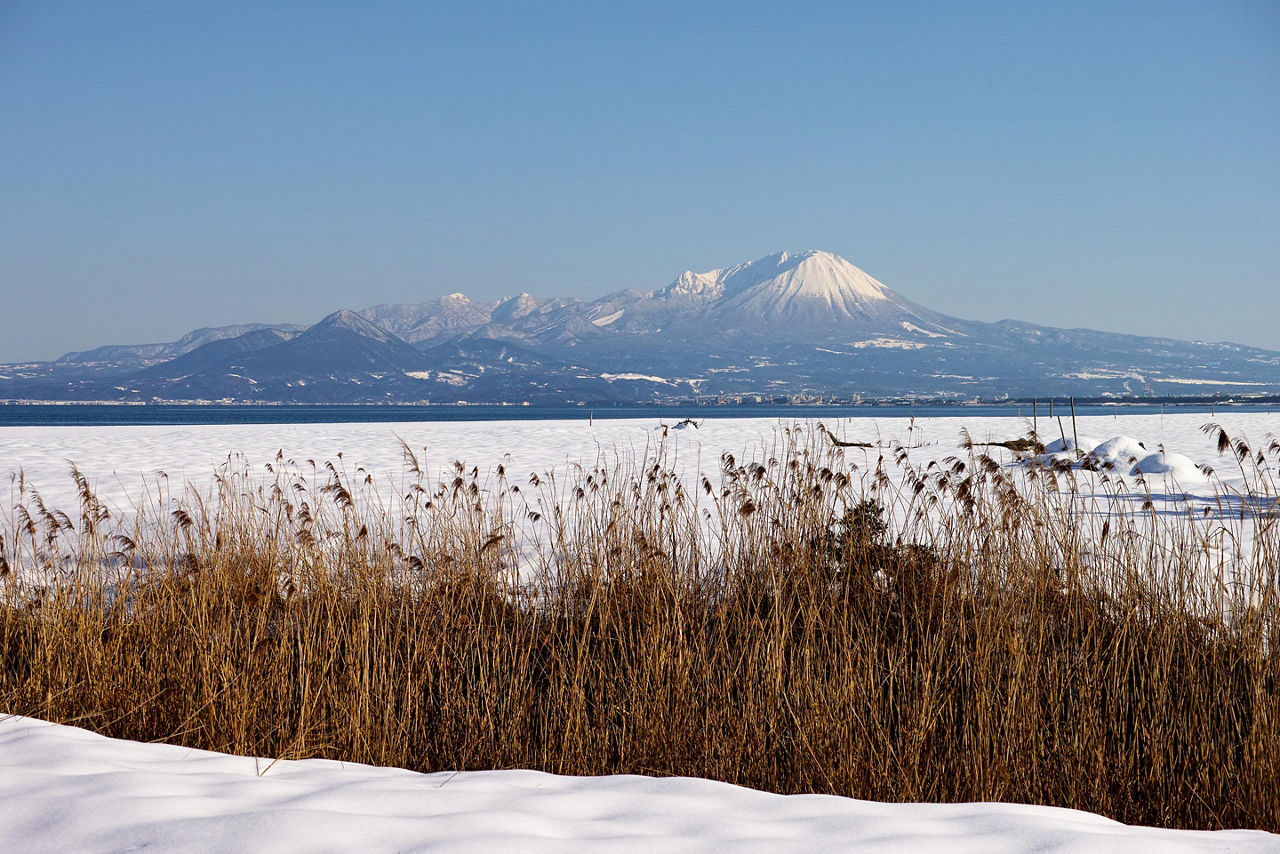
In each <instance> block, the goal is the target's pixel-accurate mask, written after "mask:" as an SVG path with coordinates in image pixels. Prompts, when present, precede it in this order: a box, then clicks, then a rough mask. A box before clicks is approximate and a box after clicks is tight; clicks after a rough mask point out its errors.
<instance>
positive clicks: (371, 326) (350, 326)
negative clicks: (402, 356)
mask: <svg viewBox="0 0 1280 854" xmlns="http://www.w3.org/2000/svg"><path fill="white" fill-rule="evenodd" d="M331 330H343V331H346V332H354V333H355V334H356V335H361V336H364V337H365V338H373V339H374V340H376V341H381V342H383V343H387V342H389V341H399V339H398V338H396V337H395V336H394V335H392V334H391V333H390V332H387V330H385V329H383V328H382V327H381V326H379V325H377V324H376V323H373V322H372V321H370V320H366V319H365V318H364V317H361V316H360V315H359V314H356V313H355V312H354V311H352V310H351V309H349V308H343V309H339V310H338V311H335V312H334V313H333V314H331V315H329V316H328V317H325V318H324V319H323V320H321V321H320V322H319V323H317V324H316V325H315V326H313V327H311V328H310V329H308V330H307V332H309V333H320V332H328V331H331Z"/></svg>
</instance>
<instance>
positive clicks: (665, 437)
mask: <svg viewBox="0 0 1280 854" xmlns="http://www.w3.org/2000/svg"><path fill="white" fill-rule="evenodd" d="M1028 415H1029V413H1028ZM817 421H822V422H823V423H824V424H825V426H826V427H827V428H828V429H829V430H830V431H831V433H832V434H833V435H834V436H835V437H837V438H839V439H842V440H845V441H862V442H871V443H873V444H878V445H880V446H881V447H882V448H883V449H884V451H883V452H884V455H885V457H886V460H887V461H890V462H891V461H892V459H893V454H892V453H891V452H890V450H889V446H890V445H891V443H893V442H899V443H901V444H902V445H903V446H905V447H907V448H908V449H909V452H910V461H911V462H912V463H913V464H916V465H923V464H927V463H928V462H930V461H934V460H942V459H944V458H946V457H948V456H953V455H958V454H961V452H960V450H959V444H960V441H961V436H962V431H967V432H968V434H969V435H970V436H971V437H972V439H973V441H974V442H988V441H1002V440H1008V439H1014V438H1017V437H1019V436H1022V435H1024V434H1025V433H1026V432H1027V429H1028V427H1029V426H1030V419H1029V418H1016V417H1008V416H1004V417H982V416H959V417H946V418H922V419H910V418H826V419H822V418H820V417H819V418H815V419H813V420H808V421H792V420H786V421H779V420H774V419H767V418H708V419H705V420H704V421H702V422H701V423H700V427H699V428H696V429H695V428H692V427H686V428H684V429H675V427H676V419H669V420H668V421H667V422H665V423H666V426H667V428H668V429H663V423H664V422H662V421H660V420H659V419H658V418H649V419H618V420H609V419H594V421H592V420H589V419H588V417H587V414H586V413H583V417H582V418H580V419H576V420H556V421H482V422H462V421H455V422H379V423H349V424H236V425H186V426H163V427H161V426H147V427H0V474H8V475H10V476H11V479H12V480H13V482H14V485H15V486H16V479H17V473H18V472H19V470H21V471H22V473H23V476H24V477H25V480H26V482H27V483H28V484H31V485H34V486H35V488H36V489H38V490H39V492H40V494H41V496H42V497H43V499H44V502H45V504H46V505H48V506H49V507H54V508H62V509H65V510H67V511H68V512H70V511H71V510H73V509H74V508H75V507H76V504H77V500H78V499H77V496H76V488H75V483H74V482H73V481H72V479H71V477H70V476H69V471H70V468H71V464H72V463H74V464H75V465H76V466H77V467H78V468H79V469H80V470H81V471H82V472H83V473H84V474H85V476H86V477H87V478H88V480H89V483H90V484H91V485H92V486H93V488H94V490H95V492H96V493H97V495H98V497H99V499H101V500H103V501H104V502H106V503H107V504H108V506H111V507H113V508H117V509H127V508H128V507H130V506H131V505H132V504H133V503H134V502H136V501H138V500H139V498H140V497H141V495H142V494H143V490H144V487H145V486H147V485H151V486H152V487H154V486H155V484H156V483H157V479H158V478H159V476H160V473H164V475H167V481H168V483H169V484H170V485H173V484H180V483H183V482H191V483H192V484H194V485H196V486H200V485H201V484H202V483H203V484H207V483H208V482H209V480H210V478H211V476H212V473H213V471H214V469H215V468H216V467H217V466H218V465H220V464H222V463H225V462H226V461H227V459H228V457H229V455H233V454H239V455H241V456H242V457H243V458H244V460H245V461H247V462H248V463H249V464H250V465H251V466H252V467H253V468H255V469H257V470H262V466H263V464H265V463H269V462H271V461H273V460H274V459H275V458H276V454H277V452H278V451H283V452H284V454H285V456H286V457H288V458H292V459H294V460H296V461H298V462H304V461H307V460H314V461H315V462H316V463H317V464H318V465H321V466H322V465H323V464H324V463H325V462H326V461H333V462H335V463H336V462H338V455H339V454H342V455H343V460H344V461H345V463H346V467H347V468H348V469H349V470H354V468H355V467H356V466H363V467H364V468H365V469H366V470H367V471H369V472H371V473H372V474H373V475H374V478H375V481H377V482H382V483H387V484H388V485H393V484H397V483H399V482H400V479H401V476H402V475H403V473H404V456H403V448H402V446H401V440H402V439H403V441H404V442H405V443H406V444H408V445H409V446H410V447H411V448H413V449H414V451H415V452H417V453H418V455H419V458H420V459H421V460H422V463H423V468H424V469H425V470H426V471H427V472H428V473H429V474H432V475H438V474H440V473H442V472H444V471H445V470H447V469H449V468H450V467H451V466H452V465H453V463H454V461H455V460H460V461H462V462H463V463H465V464H466V466H467V468H468V469H469V468H471V467H472V466H478V467H479V468H480V470H481V472H485V471H489V470H492V469H494V468H495V467H497V466H498V465H503V466H505V468H506V470H507V471H508V472H510V473H517V474H521V475H523V476H527V475H528V474H529V473H531V472H537V473H539V474H542V473H545V472H546V471H548V470H550V469H557V470H560V471H563V470H565V469H566V468H567V467H569V466H571V465H574V464H580V465H583V466H586V467H588V468H590V467H591V466H593V465H595V464H596V463H597V462H605V463H611V462H613V461H615V460H617V459H619V458H622V459H627V458H632V459H634V458H639V457H642V456H643V455H644V454H645V453H646V451H651V450H653V449H655V448H656V447H657V445H658V443H659V442H665V446H666V451H667V453H668V455H669V459H670V460H672V461H673V462H674V463H675V464H676V465H677V466H679V467H681V468H683V469H684V470H685V471H686V472H687V473H688V474H689V475H690V476H692V477H696V475H697V474H698V473H699V472H703V471H705V472H710V473H714V472H716V471H717V470H718V468H719V459H720V455H721V453H723V452H725V451H728V452H730V453H732V454H734V455H735V456H736V457H737V458H738V459H739V460H748V459H754V458H758V457H760V456H761V455H763V454H764V453H765V452H767V451H770V450H771V449H775V448H777V447H778V446H779V444H780V442H781V440H782V436H781V431H782V429H783V428H784V427H786V426H788V425H791V424H798V425H800V426H802V427H806V428H810V429H811V428H812V427H813V426H814V425H815V423H816V422H817ZM1209 421H1213V422H1216V423H1218V424H1221V425H1222V426H1223V427H1224V428H1225V429H1226V430H1227V432H1228V433H1229V434H1230V435H1231V436H1233V437H1237V436H1242V437H1247V438H1248V439H1249V441H1250V442H1251V445H1252V446H1254V447H1260V446H1262V445H1264V444H1265V441H1264V440H1266V441H1269V439H1268V437H1274V436H1275V435H1277V434H1280V414H1271V413H1238V412H1225V413H1220V414H1219V415H1218V416H1216V417H1210V416H1209V415H1205V414H1170V415H1163V416H1162V415H1159V414H1143V415H1118V416H1109V415H1107V416H1097V415H1095V416H1087V417H1080V418H1078V419H1077V425H1076V428H1075V430H1074V431H1073V428H1072V424H1071V421H1070V420H1069V418H1068V419H1066V420H1065V421H1064V424H1063V428H1062V430H1060V428H1059V425H1058V422H1057V420H1056V418H1055V420H1053V421H1050V420H1049V419H1048V418H1046V417H1044V416H1043V415H1042V417H1041V418H1040V419H1039V424H1038V427H1039V432H1040V435H1041V438H1042V439H1044V440H1046V441H1048V440H1054V439H1058V438H1059V435H1060V432H1065V434H1066V437H1067V439H1068V443H1071V442H1072V441H1073V440H1072V438H1071V437H1072V436H1073V434H1078V435H1079V437H1080V440H1081V441H1080V444H1081V448H1082V450H1088V449H1089V448H1090V447H1091V446H1092V443H1093V442H1098V443H1101V442H1106V441H1109V440H1111V439H1113V438H1117V437H1121V438H1124V437H1127V438H1128V439H1132V440H1133V441H1134V442H1141V443H1142V444H1143V445H1144V446H1145V448H1144V450H1146V451H1147V452H1148V454H1157V453H1159V452H1161V451H1162V450H1163V451H1165V452H1167V453H1168V454H1170V457H1171V458H1172V454H1178V455H1181V457H1185V458H1186V459H1187V460H1189V461H1190V462H1191V463H1195V464H1208V465H1210V466H1212V467H1213V468H1214V469H1215V471H1216V476H1215V477H1214V478H1212V479H1207V478H1205V477H1203V476H1202V475H1201V474H1200V473H1199V472H1198V471H1192V469H1191V468H1188V467H1187V466H1186V465H1182V466H1181V467H1180V468H1178V469H1177V471H1175V472H1172V473H1173V474H1177V475H1182V476H1183V477H1184V478H1185V482H1184V480H1183V479H1176V480H1175V479H1167V480H1166V479H1164V478H1162V479H1161V481H1162V482H1161V483H1160V484H1159V486H1161V487H1168V489H1163V488H1161V489H1155V490H1154V492H1155V493H1156V494H1155V499H1156V500H1157V501H1159V500H1173V499H1174V498H1178V499H1179V500H1180V499H1181V496H1182V495H1183V494H1190V495H1193V496H1199V497H1202V498H1214V497H1215V496H1216V494H1219V493H1222V492H1233V491H1234V492H1241V491H1245V490H1247V489H1248V484H1246V483H1245V482H1244V479H1243V477H1242V475H1241V473H1240V472H1239V471H1238V470H1236V467H1235V464H1234V460H1233V459H1232V458H1231V457H1230V456H1229V455H1228V456H1225V457H1224V456H1222V455H1220V454H1218V452H1217V449H1216V447H1215V437H1213V436H1208V435H1205V434H1204V433H1203V432H1202V431H1201V429H1200V428H1201V426H1202V425H1204V424H1205V423H1207V422H1209ZM1087 437H1094V439H1092V440H1090V441H1089V442H1086V438H1087ZM1059 441H1060V439H1059ZM1125 449H1126V450H1132V448H1130V447H1129V446H1128V445H1126V446H1125ZM992 452H993V454H995V455H996V456H997V457H998V458H1000V459H1003V460H1006V461H1011V460H1012V455H1011V454H1009V453H1008V452H1005V451H1003V450H1002V449H993V451H992ZM880 453H881V451H880V449H878V448H870V449H859V448H848V449H846V451H845V455H846V458H847V459H848V460H849V461H850V462H851V463H853V464H856V465H859V466H860V467H861V468H862V469H864V470H865V469H866V468H867V467H868V466H874V464H875V462H876V459H877V457H878V456H879V454H880ZM1172 459H1174V460H1176V461H1177V462H1179V463H1181V462H1182V460H1181V459H1180V458H1172ZM1120 462H1127V458H1126V459H1125V460H1120ZM1118 473H1119V474H1121V475H1125V474H1127V471H1122V472H1118ZM1085 474H1086V475H1087V474H1088V473H1085ZM1273 474H1274V473H1273ZM1089 482H1090V480H1089V478H1088V477H1087V476H1086V477H1085V478H1084V481H1083V482H1082V485H1081V486H1082V488H1084V487H1086V486H1087V485H1088V483H1089ZM14 497H15V498H16V495H15V496H14Z"/></svg>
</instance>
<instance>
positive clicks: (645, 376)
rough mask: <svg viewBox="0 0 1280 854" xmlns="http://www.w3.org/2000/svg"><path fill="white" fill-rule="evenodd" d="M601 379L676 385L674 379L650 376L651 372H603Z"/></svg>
mask: <svg viewBox="0 0 1280 854" xmlns="http://www.w3.org/2000/svg"><path fill="white" fill-rule="evenodd" d="M600 379H602V380H605V381H607V382H616V381H617V380H640V381H641V382H647V383H662V384H663V385H675V382H673V381H672V380H669V379H666V378H664V377H655V376H650V375H649V374H601V375H600Z"/></svg>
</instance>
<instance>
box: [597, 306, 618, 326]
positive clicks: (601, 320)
mask: <svg viewBox="0 0 1280 854" xmlns="http://www.w3.org/2000/svg"><path fill="white" fill-rule="evenodd" d="M626 313H627V310H626V309H625V308H620V309H618V310H617V311H615V312H614V313H613V314H607V315H605V316H604V317H597V318H596V319H595V320H593V321H591V325H592V326H608V325H609V324H610V323H613V322H614V321H615V320H617V319H618V318H620V317H622V315H624V314H626Z"/></svg>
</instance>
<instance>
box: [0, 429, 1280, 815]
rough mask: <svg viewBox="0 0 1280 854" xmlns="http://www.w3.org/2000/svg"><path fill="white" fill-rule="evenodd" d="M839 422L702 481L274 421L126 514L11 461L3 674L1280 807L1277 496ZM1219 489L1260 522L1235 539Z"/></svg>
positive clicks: (415, 759)
mask: <svg viewBox="0 0 1280 854" xmlns="http://www.w3.org/2000/svg"><path fill="white" fill-rule="evenodd" d="M1228 447H1229V448H1231V447H1234V446H1233V445H1229V446H1228ZM896 452H897V453H899V454H902V455H905V454H906V453H907V451H906V450H905V449H897V451H896ZM872 453H874V452H872ZM891 453H892V452H891ZM844 454H845V451H843V450H841V449H839V448H834V447H832V446H831V444H830V443H829V442H826V441H825V440H822V439H821V438H820V437H819V436H818V434H815V433H806V432H804V431H802V430H800V429H791V430H788V431H787V434H786V437H785V438H784V440H783V441H782V442H781V444H780V445H779V446H778V447H776V448H774V449H772V450H766V451H765V452H764V454H762V455H761V458H760V459H752V460H749V461H743V462H739V461H738V460H736V459H734V457H732V456H730V455H726V456H725V457H724V458H723V459H722V460H721V465H720V470H719V471H717V472H712V473H710V474H709V475H706V476H698V477H697V479H696V482H695V481H694V480H692V479H690V480H689V481H687V482H686V480H684V479H682V478H681V477H680V476H678V475H677V473H676V472H675V470H674V467H673V466H672V465H671V464H670V461H669V460H668V459H667V457H666V455H664V453H663V452H662V449H661V448H659V449H657V450H655V451H654V452H652V453H649V454H646V455H645V456H644V457H643V458H641V459H638V460H634V461H630V462H628V461H621V462H615V463H613V464H609V465H598V466H597V467H595V468H594V469H585V468H571V469H570V470H569V471H567V472H560V473H555V474H542V475H538V474H534V475H532V476H531V477H530V478H529V480H528V481H524V480H523V479H521V480H519V481H517V479H515V478H514V477H509V476H508V473H507V472H505V471H504V470H503V469H502V468H501V467H500V468H498V469H497V470H496V471H495V472H494V473H491V474H490V475H489V476H488V477H487V479H482V477H481V475H480V473H479V471H478V470H476V469H469V468H468V467H467V466H466V465H464V464H463V463H461V462H459V463H457V464H455V465H454V467H453V468H452V469H451V470H449V471H448V472H446V473H445V474H444V475H443V476H441V477H438V478H437V477H430V476H428V475H427V474H426V473H424V472H423V470H422V466H421V465H420V463H419V461H418V460H417V459H416V458H415V457H414V456H413V454H412V452H410V451H408V449H406V474H405V478H404V480H403V482H402V483H401V484H398V489H397V493H398V494H396V495H395V496H394V497H393V498H387V497H386V496H384V495H382V494H380V491H379V490H378V489H376V488H375V484H374V483H373V481H372V478H371V477H369V476H368V475H367V473H365V472H364V471H363V470H361V469H357V470H356V471H355V472H348V471H347V470H346V469H345V468H344V467H342V466H341V465H338V466H335V465H333V464H326V465H325V466H316V465H315V464H314V463H310V464H302V465H297V464H294V463H292V461H288V460H285V459H283V457H282V456H281V457H280V458H278V459H277V460H276V461H275V462H274V463H273V464H272V465H271V466H269V467H268V468H269V471H268V473H267V474H266V476H265V478H266V479H265V480H264V479H263V478H261V477H259V476H258V475H256V474H254V473H252V472H250V471H249V470H248V469H247V468H244V467H243V466H241V467H239V468H237V466H236V465H235V464H233V462H229V463H228V465H227V466H225V467H224V468H223V469H222V470H221V471H220V472H219V473H218V475H217V478H216V480H215V486H214V488H213V490H212V491H211V492H209V493H206V494H203V495H201V494H197V493H196V492H194V491H192V490H190V489H188V490H186V491H184V492H183V493H182V494H181V495H179V496H169V495H159V494H157V495H153V496H152V500H151V501H150V502H149V503H144V505H143V510H142V511H140V512H139V514H138V515H137V517H136V518H130V519H129V520H128V521H127V522H126V521H123V520H118V519H115V518H113V517H112V515H111V514H110V513H109V512H108V511H107V510H106V509H105V508H104V507H103V506H102V505H101V504H100V503H99V502H98V501H97V499H96V498H95V497H94V496H93V494H92V492H91V490H90V488H89V485H88V484H87V483H86V482H84V481H83V478H80V479H79V480H78V481H77V483H78V484H79V486H80V493H81V502H80V503H81V507H80V508H79V509H78V511H77V512H76V514H75V518H73V517H72V515H69V514H67V513H63V512H60V511H58V510H53V509H51V508H46V507H45V506H44V504H43V503H42V502H41V501H40V499H39V496H38V495H36V494H35V493H34V492H33V491H31V490H30V489H29V488H26V487H25V486H22V487H21V489H20V496H21V501H20V503H19V505H18V506H17V507H16V508H15V510H14V512H13V513H12V514H11V516H10V518H9V524H8V527H7V530H5V531H4V539H3V542H2V543H0V561H2V562H0V590H2V592H3V599H2V601H0V654H2V656H3V658H0V710H4V711H7V712H12V713H21V714H30V715H36V716H39V717H43V718H46V719H49V720H54V721H60V722H66V723H74V724H77V725H79V726H85V727H89V728H91V729H94V730H97V731H99V732H102V733H105V734H107V735H111V736H116V737H122V738H130V739H137V740H142V741H150V740H164V741H168V742H173V743H178V744H183V745H189V746H193V747H201V748H207V749H212V750H220V751H228V752H234V753H246V754H255V755H262V756H278V757H289V758H299V757H308V756H320V757H328V758H338V759H344V760H349V761H358V762H368V763H375V764H387V765H397V766H402V767H405V768H412V769H417V770H423V771H435V770H441V769H482V768H510V767H523V768H536V769H542V770H546V771H553V772H557V773H566V774H610V773H647V774H673V775H690V776H699V777H708V778H713V779H718V780H725V781H728V782H732V783H740V784H744V785H749V786H754V787H759V788H762V789H768V790H773V791H778V792H829V793H833V794H840V795H848V796H854V797H859V798H869V799H877V800H887V801H1017V802H1026V803H1037V804H1053V805H1057V806H1063V807H1074V808H1078V809H1085V810H1090V811H1094V812H1099V813H1102V814H1104V815H1108V816H1111V817H1114V818H1116V819H1119V820H1122V821H1125V822H1130V823H1141V824H1149V825H1160V826H1170V827H1196V828H1219V827H1238V826H1244V827H1255V828H1262V829H1267V830H1272V831H1280V798H1277V797H1276V793H1277V784H1278V782H1280V680H1278V678H1277V677H1280V659H1278V658H1277V656H1276V653H1275V650H1276V649H1277V641H1280V619H1278V617H1280V613H1278V609H1277V593H1278V587H1277V566H1278V564H1280V561H1278V560H1277V557H1278V556H1280V549H1278V548H1277V546H1278V545H1280V534H1278V533H1277V523H1276V518H1275V515H1274V510H1275V507H1274V501H1275V496H1274V495H1272V496H1270V501H1271V502H1272V503H1271V506H1270V507H1268V506H1267V501H1266V500H1265V497H1264V500H1263V501H1261V502H1257V501H1254V502H1246V503H1241V504H1239V506H1238V507H1237V506H1236V505H1232V506H1231V507H1230V508H1229V510H1230V513H1226V512H1222V513H1218V514H1217V515H1215V516H1214V517H1213V519H1212V520H1211V521H1209V522H1206V521H1204V519H1203V517H1198V516H1196V515H1194V514H1189V513H1188V514H1183V515H1173V516H1159V515H1158V514H1156V513H1155V512H1154V510H1153V509H1151V508H1148V506H1147V505H1148V504H1149V502H1147V501H1146V500H1145V499H1144V497H1143V495H1141V494H1134V495H1130V494H1129V493H1128V492H1127V491H1126V490H1125V489H1124V488H1122V487H1119V486H1117V487H1116V489H1115V491H1114V493H1113V494H1112V495H1111V496H1110V498H1109V499H1096V498H1095V499H1092V503H1091V504H1089V505H1088V506H1085V507H1081V506H1080V503H1079V502H1078V501H1077V500H1076V499H1075V497H1074V495H1073V493H1072V491H1071V490H1070V488H1069V487H1070V484H1069V483H1067V482H1064V479H1069V478H1070V477H1073V476H1074V474H1073V473H1071V472H1067V471H1053V470H1044V471H1035V470H1033V471H1031V472H1029V473H1028V474H1026V475H1025V476H1024V475H1023V474H1021V473H1019V472H1017V471H1013V470H1010V469H1008V468H1006V467H1004V466H1002V465H1000V464H999V463H997V462H996V461H994V460H992V459H991V458H990V457H988V456H986V455H985V454H982V453H980V452H979V451H978V450H977V449H974V448H972V447H970V448H969V449H968V454H967V456H966V457H965V458H964V459H958V458H953V459H950V460H947V461H944V462H943V463H941V464H930V466H928V467H925V468H912V467H911V466H910V465H909V464H908V465H907V466H906V467H905V468H903V469H901V471H904V472H905V474H903V475H902V476H900V477H899V476H897V475H892V476H891V475H890V472H891V471H899V469H895V468H894V467H892V466H890V465H889V461H887V460H884V459H878V460H877V459H873V458H868V457H864V456H863V455H862V454H859V455H858V457H857V459H858V460H859V461H861V462H862V467H861V468H860V467H858V466H855V465H853V462H852V461H853V459H854V457H852V456H850V457H849V458H847V459H846V457H845V455H844ZM1268 454H1269V455H1268ZM1236 456H1237V457H1239V459H1238V460H1237V461H1236V462H1238V463H1239V464H1241V465H1248V464H1250V462H1249V461H1250V460H1252V462H1253V463H1257V464H1260V465H1261V466H1263V467H1266V466H1271V467H1274V466H1275V465H1276V464H1277V463H1278V462H1280V447H1275V446H1274V444H1273V447H1272V449H1271V450H1270V451H1269V452H1259V455H1258V456H1257V458H1256V459H1254V458H1252V457H1251V456H1250V455H1248V454H1237V455H1236ZM75 476H76V477H78V478H79V475H78V474H77V475H75ZM1259 482H1261V480H1260V481H1259ZM385 491H386V490H382V492H385ZM1099 501H1101V502H1102V504H1103V505H1104V506H1102V507H1101V510H1104V511H1105V512H1099V506H1098V502H1099ZM1237 510H1238V511H1239V514H1238V515H1239V516H1240V517H1244V516H1245V514H1249V516H1248V519H1246V522H1247V523H1248V524H1249V525H1252V527H1253V531H1254V535H1253V537H1254V539H1253V545H1252V548H1251V550H1250V552H1249V555H1250V556H1246V557H1244V558H1242V559H1239V560H1237V561H1236V562H1235V563H1234V564H1232V565H1231V566H1225V565H1224V564H1223V563H1222V561H1221V559H1220V552H1218V551H1215V550H1214V549H1213V548H1211V544H1210V539H1211V538H1212V535H1213V532H1214V531H1217V530H1219V529H1223V530H1225V528H1224V527H1223V526H1224V525H1227V526H1229V525H1230V524H1231V523H1230V521H1229V520H1230V519H1235V518H1237ZM1224 520H1227V521H1224ZM1241 524H1244V523H1241ZM1211 525H1216V526H1217V528H1214V529H1212V530H1211V529H1210V528H1211ZM1233 530H1234V529H1233ZM1239 535H1240V531H1238V530H1236V531H1235V533H1233V536H1239ZM1218 539H1219V540H1220V539H1221V537H1220V536H1219V537H1218ZM1215 561H1217V563H1215Z"/></svg>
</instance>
